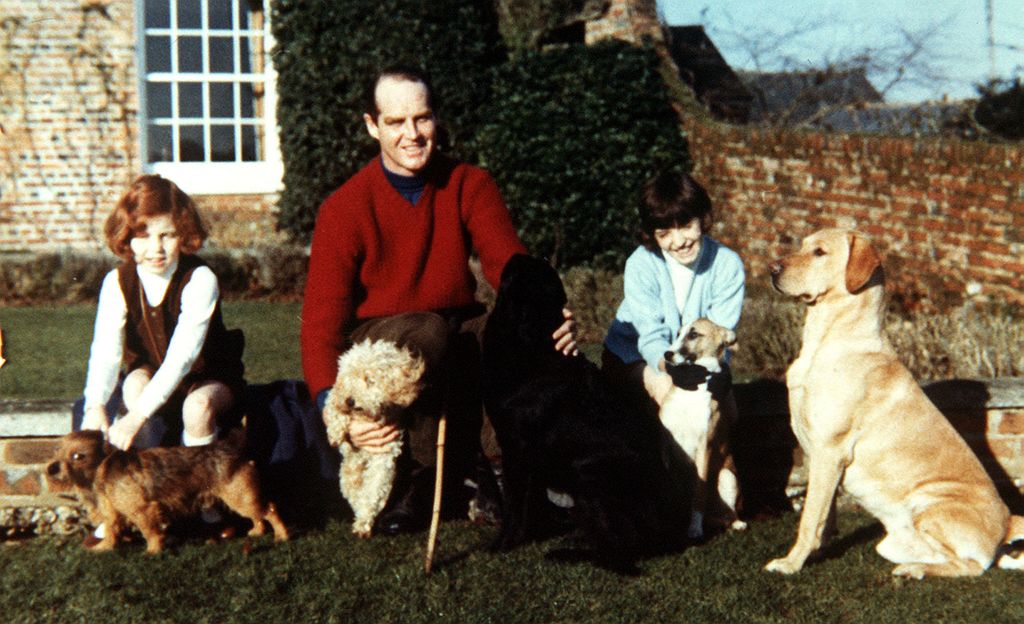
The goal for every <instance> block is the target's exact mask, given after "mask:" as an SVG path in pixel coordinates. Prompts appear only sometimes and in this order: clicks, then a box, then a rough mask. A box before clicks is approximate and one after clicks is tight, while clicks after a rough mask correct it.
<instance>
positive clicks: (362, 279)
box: [301, 156, 526, 397]
mask: <svg viewBox="0 0 1024 624" xmlns="http://www.w3.org/2000/svg"><path fill="white" fill-rule="evenodd" d="M471 250H475V251H476V252H477V254H478V255H479V257H480V262H481V264H482V265H483V270H484V275H485V276H486V278H487V280H488V281H489V282H490V283H491V284H492V285H494V286H495V287H497V285H498V282H499V280H500V279H501V270H502V269H503V268H504V266H505V262H506V261H508V259H509V258H510V257H511V256H512V255H513V254H515V253H525V251H526V250H525V248H524V247H523V244H522V243H521V242H520V241H519V237H518V236H517V235H516V231H515V228H514V227H513V226H512V220H511V218H510V217H509V214H508V209H507V208H506V207H505V203H504V202H503V201H502V199H501V195H500V193H499V192H498V187H497V185H496V184H495V183H494V181H493V180H492V179H491V177H490V176H489V175H488V174H487V173H486V172H485V171H483V170H482V169H479V168H477V167H474V166H472V165H467V164H464V163H455V162H453V161H451V160H448V159H446V158H444V157H441V156H437V157H435V158H434V161H432V162H431V167H430V175H429V177H428V182H427V184H426V188H424V190H423V194H422V195H421V196H420V199H419V201H418V202H417V203H416V205H415V206H413V205H412V204H410V203H409V202H408V201H407V200H406V199H405V198H403V197H402V196H401V195H399V194H398V192H397V191H396V190H395V189H394V187H392V186H391V184H390V183H389V182H388V180H387V178H385V176H384V171H383V169H382V165H381V162H380V159H379V158H375V159H374V160H373V162H371V163H370V164H368V165H367V166H366V167H364V168H363V169H362V170H360V171H359V172H358V173H357V174H356V175H354V176H353V177H352V178H351V179H349V180H348V181H347V182H346V183H345V184H343V185H342V186H341V187H340V188H339V189H338V190H336V191H335V192H334V193H333V194H331V196H330V197H328V198H327V199H326V200H325V201H324V203H323V204H322V205H321V206H320V212H319V214H318V215H317V220H316V227H315V229H314V230H313V245H312V250H311V252H310V258H309V275H308V278H307V281H306V291H305V295H304V301H303V305H302V334H301V341H302V367H303V372H304V374H305V377H306V383H307V384H308V386H309V390H310V393H311V394H312V395H313V396H314V397H315V396H316V395H317V393H318V392H320V391H321V390H323V389H324V388H327V387H329V386H331V385H332V384H333V383H334V378H335V376H336V375H337V370H338V356H339V355H340V353H341V348H342V346H343V344H344V339H345V336H344V335H343V328H344V326H345V324H346V323H348V322H349V321H351V320H353V319H364V318H373V317H379V316H390V315H394V314H400V313H403V312H414V311H429V310H440V309H444V308H450V307H454V306H461V305H466V304H469V303H472V302H473V300H474V298H473V297H474V293H475V291H476V282H475V280H474V279H473V275H472V273H471V272H470V271H469V266H468V261H469V256H470V252H471Z"/></svg>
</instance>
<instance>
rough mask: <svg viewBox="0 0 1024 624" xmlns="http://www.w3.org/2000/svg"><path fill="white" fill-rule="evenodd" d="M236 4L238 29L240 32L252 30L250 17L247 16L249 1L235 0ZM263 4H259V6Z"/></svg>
mask: <svg viewBox="0 0 1024 624" xmlns="http://www.w3.org/2000/svg"><path fill="white" fill-rule="evenodd" d="M236 1H237V3H238V21H239V24H238V27H239V28H241V29H242V30H245V29H246V28H252V16H251V15H250V14H249V12H250V9H249V0H236ZM262 5H263V3H262V2H260V6H262Z"/></svg>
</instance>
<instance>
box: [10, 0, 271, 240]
mask: <svg viewBox="0 0 1024 624" xmlns="http://www.w3.org/2000/svg"><path fill="white" fill-rule="evenodd" d="M135 47H136V38H135V6H134V2H133V0H45V1H43V0H3V1H2V2H0V251H11V250H19V251H20V250H31V251H42V250H53V249H62V248H67V247H72V248H80V249H85V250H98V249H101V248H103V241H102V228H103V221H104V220H105V219H106V217H107V215H108V214H109V212H110V210H111V209H112V208H113V206H114V203H115V202H116V201H117V199H118V197H120V195H121V193H122V192H124V189H125V188H126V187H127V185H128V184H129V183H130V182H131V180H132V179H134V177H135V176H136V175H138V174H139V173H140V172H141V154H140V148H139V127H138V118H137V115H138V93H137V84H138V83H137V73H136V72H137V67H136V56H135ZM195 199H196V200H197V203H198V204H199V208H200V211H201V212H202V214H203V215H204V217H205V218H206V219H207V220H208V221H209V223H210V226H211V234H212V235H211V240H210V242H211V243H212V244H216V245H221V246H225V247H236V248H238V247H246V246H249V245H251V244H253V243H259V242H278V241H279V240H281V237H280V236H278V235H276V234H275V232H274V230H275V225H276V217H275V213H274V210H275V208H276V201H277V196H276V194H269V195H256V196H248V195H227V196H197V197H196V198H195Z"/></svg>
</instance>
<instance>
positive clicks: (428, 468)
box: [301, 67, 576, 534]
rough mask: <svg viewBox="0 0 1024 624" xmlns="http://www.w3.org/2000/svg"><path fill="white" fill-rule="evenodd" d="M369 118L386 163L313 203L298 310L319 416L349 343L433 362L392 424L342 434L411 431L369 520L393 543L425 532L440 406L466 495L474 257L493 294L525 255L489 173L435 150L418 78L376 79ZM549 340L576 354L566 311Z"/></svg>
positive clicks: (360, 438) (472, 432)
mask: <svg viewBox="0 0 1024 624" xmlns="http://www.w3.org/2000/svg"><path fill="white" fill-rule="evenodd" d="M363 120H364V121H365V122H366V128H367V130H368V131H369V133H370V135H371V136H372V137H373V138H374V139H376V140H377V141H378V143H379V144H380V157H379V158H375V159H374V160H373V161H372V162H370V163H369V164H368V165H366V166H365V167H364V168H363V169H362V170H360V171H359V172H358V173H356V174H355V175H354V176H352V178H350V179H349V180H348V181H347V182H345V184H343V185H342V186H341V187H340V188H338V189H337V190H336V191H335V192H334V193H332V194H331V195H330V196H329V197H328V198H327V199H326V200H325V201H324V203H323V204H322V205H321V206H320V212H319V214H318V215H317V220H316V227H315V229H314V231H313V244H312V250H311V253H310V260H309V275H308V279H307V283H306V290H305V295H304V301H303V306H302V334H301V342H302V366H303V371H304V374H305V377H306V383H307V384H308V386H309V390H310V393H311V394H312V396H313V397H315V399H316V402H317V405H318V407H319V408H321V409H322V408H323V404H324V401H325V399H326V396H327V392H328V390H329V389H330V387H331V385H332V384H333V383H334V379H335V377H336V375H337V370H338V367H337V363H338V356H339V355H340V354H341V353H342V352H343V351H344V350H345V349H347V348H348V346H350V345H351V344H354V343H356V342H359V341H361V340H366V339H386V340H391V341H393V342H396V343H398V344H401V345H407V346H410V347H413V348H415V349H416V350H417V351H419V352H420V353H421V354H422V355H423V356H424V358H425V359H426V360H427V374H426V375H427V381H428V383H427V387H426V389H425V390H424V392H423V395H422V396H421V397H420V399H419V400H417V402H416V403H415V404H414V405H413V406H411V407H410V408H409V409H408V410H407V414H406V418H405V419H404V421H403V423H402V426H401V427H400V428H396V427H393V426H378V425H375V424H372V423H363V422H362V421H357V422H359V424H355V423H354V424H353V427H352V429H351V431H350V432H349V437H350V439H351V441H352V444H353V445H354V446H357V447H360V448H363V449H366V450H369V451H378V452H382V451H383V450H384V449H383V446H384V445H385V444H387V443H388V442H390V441H392V440H394V439H395V438H396V437H398V436H399V435H402V432H403V431H406V432H408V434H409V438H408V443H407V444H406V446H405V449H406V450H405V451H404V453H403V457H402V458H401V459H400V460H399V467H400V468H399V476H398V480H397V482H396V483H395V486H394V488H393V491H392V496H391V500H390V501H389V503H388V506H387V508H386V509H385V511H384V512H383V513H382V514H381V515H380V517H378V519H377V523H376V531H377V532H382V533H385V534H396V533H401V532H405V531H413V530H418V529H421V528H423V527H424V526H425V524H426V520H427V516H428V511H429V501H430V500H431V495H432V490H433V480H432V479H433V467H434V457H435V451H434V448H435V444H436V434H437V417H438V416H439V414H440V411H441V409H442V408H444V409H446V410H447V413H448V431H449V434H448V440H447V445H446V447H447V448H446V452H447V456H446V467H450V468H446V472H447V473H448V475H450V478H449V479H446V492H448V493H452V492H459V491H461V490H462V487H461V486H462V482H463V480H464V479H465V478H466V477H467V476H468V475H469V473H470V472H471V471H472V468H473V465H474V462H476V461H477V459H478V455H479V448H480V443H479V438H480V426H481V402H480V395H479V379H478V374H479V368H480V367H479V334H480V332H481V331H482V328H483V324H484V319H485V310H484V307H483V306H482V305H481V304H480V303H478V302H477V301H476V300H475V298H474V293H475V290H476V281H475V279H474V277H473V275H472V273H471V272H470V269H469V265H468V262H469V257H470V253H471V251H475V252H476V253H477V255H478V257H479V259H480V263H481V265H482V268H483V272H484V276H485V277H486V278H487V281H488V282H490V283H491V284H492V285H494V286H495V287H497V285H498V282H499V281H500V277H501V271H502V269H503V268H504V266H505V262H506V261H507V260H508V259H509V258H510V257H511V256H512V255H513V254H515V253H525V252H526V249H525V248H524V247H523V244H522V243H521V242H520V241H519V237H518V236H517V234H516V231H515V228H514V227H513V225H512V220H511V218H510V216H509V213H508V209H507V208H506V207H505V204H504V202H503V201H502V198H501V194H500V193H499V191H498V187H497V185H495V183H494V181H493V180H492V179H491V177H490V176H489V175H488V174H487V173H486V172H485V171H483V170H482V169H479V168H477V167H474V166H472V165H468V164H465V163H460V162H457V161H454V160H452V159H450V158H448V157H446V156H444V155H442V154H440V153H438V152H437V151H436V140H437V119H436V117H435V114H434V106H433V101H432V92H431V89H430V84H429V81H428V79H427V78H426V76H425V74H424V73H423V72H421V71H419V70H417V69H415V68H411V67H395V68H391V69H388V70H385V71H383V72H381V74H380V75H378V77H377V79H376V81H375V82H374V83H373V87H372V89H371V94H370V97H368V98H367V109H366V113H365V114H364V115H363ZM552 344H553V348H556V349H558V350H561V351H564V352H565V353H567V354H568V353H572V352H575V350H576V343H575V325H574V322H573V320H572V314H571V313H570V312H569V311H568V310H567V311H566V322H565V324H564V325H563V326H562V327H561V328H560V329H559V330H558V331H557V332H555V334H554V336H552ZM446 476H447V475H446ZM449 483H450V487H449ZM450 500H451V501H452V502H459V499H458V497H457V496H456V497H453V498H452V499H450Z"/></svg>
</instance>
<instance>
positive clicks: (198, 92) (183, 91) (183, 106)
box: [178, 82, 203, 117]
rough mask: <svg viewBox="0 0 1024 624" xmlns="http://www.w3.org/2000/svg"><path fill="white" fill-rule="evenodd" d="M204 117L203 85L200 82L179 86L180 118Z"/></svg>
mask: <svg viewBox="0 0 1024 624" xmlns="http://www.w3.org/2000/svg"><path fill="white" fill-rule="evenodd" d="M202 116H203V85H202V83H199V82H182V83H179V84H178V117H202Z"/></svg>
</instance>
